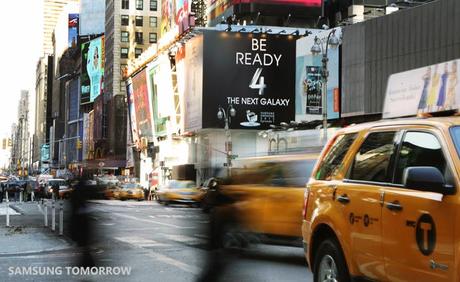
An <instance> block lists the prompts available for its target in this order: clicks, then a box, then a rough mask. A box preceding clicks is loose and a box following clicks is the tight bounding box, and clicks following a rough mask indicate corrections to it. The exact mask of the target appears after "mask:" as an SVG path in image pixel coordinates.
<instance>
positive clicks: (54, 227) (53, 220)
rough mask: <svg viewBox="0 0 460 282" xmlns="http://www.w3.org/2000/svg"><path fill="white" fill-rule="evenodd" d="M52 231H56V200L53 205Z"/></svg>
mask: <svg viewBox="0 0 460 282" xmlns="http://www.w3.org/2000/svg"><path fill="white" fill-rule="evenodd" d="M51 230H53V231H55V230H56V209H55V207H54V199H53V202H52V203H51Z"/></svg>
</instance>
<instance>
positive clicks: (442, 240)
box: [382, 131, 457, 281]
mask: <svg viewBox="0 0 460 282" xmlns="http://www.w3.org/2000/svg"><path fill="white" fill-rule="evenodd" d="M439 140H440V139H438V138H437V137H436V135H435V134H434V133H433V132H430V131H408V132H406V133H405V134H404V137H403V140H402V144H401V147H400V149H399V152H398V157H397V162H396V165H395V172H394V187H387V188H386V189H385V195H384V207H383V211H382V224H383V225H382V227H383V238H384V240H383V252H384V259H385V271H386V274H387V279H388V280H390V281H454V280H455V279H454V269H455V265H454V225H455V222H456V214H457V208H456V206H455V204H454V203H453V201H452V200H453V196H443V195H442V194H441V193H433V192H425V191H420V190H418V189H416V187H414V188H415V189H414V188H412V189H408V188H406V187H404V186H403V172H404V169H405V168H407V167H417V166H430V167H436V168H438V169H439V170H440V171H441V173H442V174H443V175H444V178H445V179H446V182H447V183H452V182H455V181H454V180H453V176H452V173H451V165H449V163H451V162H450V161H449V159H448V157H449V155H448V154H445V153H444V152H443V150H442V146H441V144H442V142H440V141H439Z"/></svg>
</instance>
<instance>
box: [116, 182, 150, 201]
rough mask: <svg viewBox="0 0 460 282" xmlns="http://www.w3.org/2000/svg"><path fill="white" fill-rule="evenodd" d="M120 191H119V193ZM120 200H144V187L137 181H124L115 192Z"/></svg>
mask: <svg viewBox="0 0 460 282" xmlns="http://www.w3.org/2000/svg"><path fill="white" fill-rule="evenodd" d="M117 192H118V193H117ZM117 194H118V196H117V197H116V198H118V199H119V200H130V199H133V200H138V201H142V200H144V189H143V188H142V186H141V185H139V184H137V183H123V184H121V185H120V187H119V190H118V191H115V192H114V195H117Z"/></svg>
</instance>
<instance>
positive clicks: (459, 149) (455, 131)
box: [450, 126, 460, 156]
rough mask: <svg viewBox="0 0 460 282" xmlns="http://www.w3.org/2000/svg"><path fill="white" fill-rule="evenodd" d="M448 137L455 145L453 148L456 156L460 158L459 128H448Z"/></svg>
mask: <svg viewBox="0 0 460 282" xmlns="http://www.w3.org/2000/svg"><path fill="white" fill-rule="evenodd" d="M450 135H452V139H453V140H454V143H455V148H456V149H457V154H458V155H459V156H460V126H453V127H451V128H450Z"/></svg>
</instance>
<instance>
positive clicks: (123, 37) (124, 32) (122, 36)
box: [121, 31, 129, 42]
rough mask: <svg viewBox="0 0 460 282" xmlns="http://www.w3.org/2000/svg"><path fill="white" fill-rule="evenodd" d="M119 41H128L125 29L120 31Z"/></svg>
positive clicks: (127, 33)
mask: <svg viewBox="0 0 460 282" xmlns="http://www.w3.org/2000/svg"><path fill="white" fill-rule="evenodd" d="M121 42H129V32H127V31H122V32H121Z"/></svg>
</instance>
